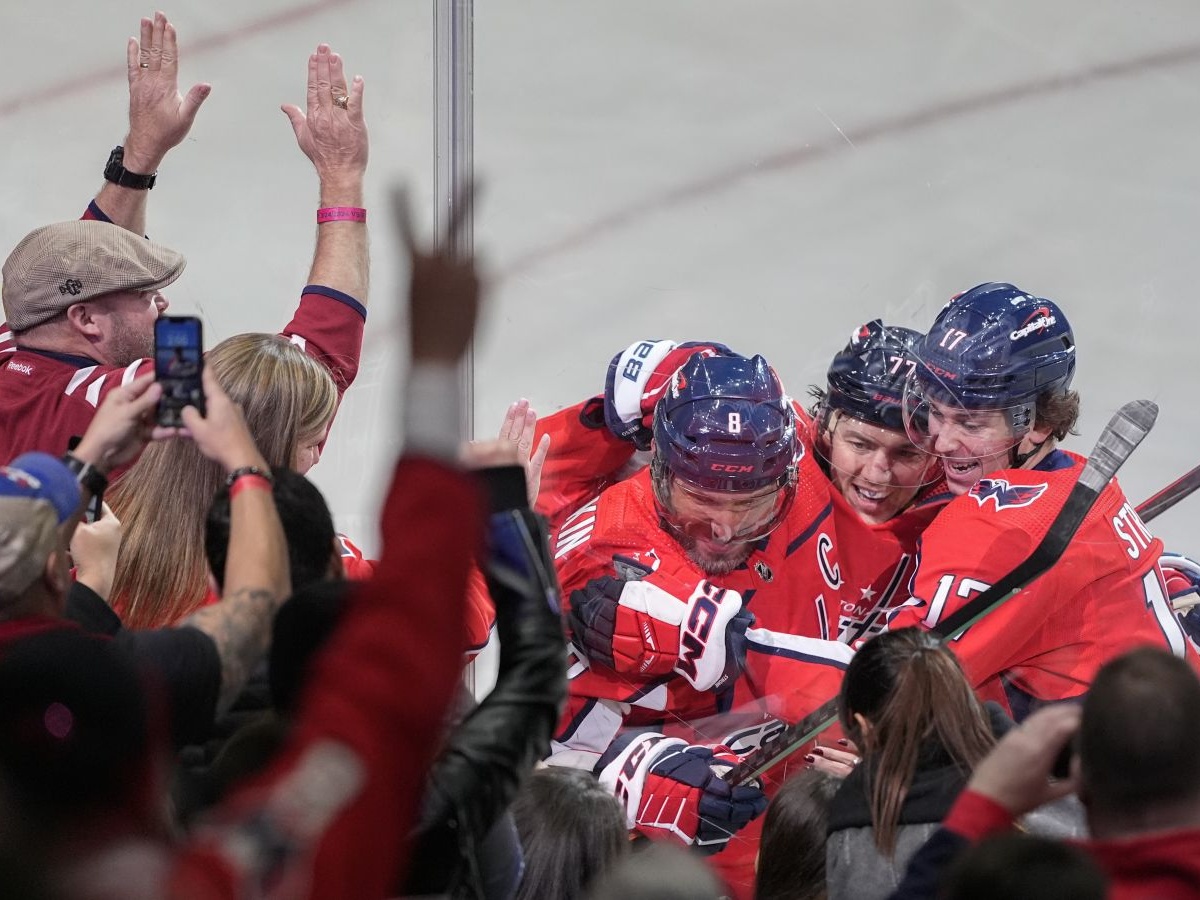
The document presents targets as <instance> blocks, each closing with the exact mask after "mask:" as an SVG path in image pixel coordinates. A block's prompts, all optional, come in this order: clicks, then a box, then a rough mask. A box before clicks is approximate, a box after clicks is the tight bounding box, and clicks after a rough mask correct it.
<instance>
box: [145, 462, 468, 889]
mask: <svg viewBox="0 0 1200 900" xmlns="http://www.w3.org/2000/svg"><path fill="white" fill-rule="evenodd" d="M482 524H483V508H482V504H481V501H480V499H479V497H478V495H477V493H476V490H475V485H474V483H473V482H472V481H471V480H469V479H468V478H466V477H464V476H463V475H461V474H459V473H457V472H455V471H453V470H451V469H450V468H447V467H445V466H443V465H441V464H440V463H436V462H433V461H431V460H426V459H415V458H408V459H405V460H402V461H401V463H400V464H399V466H398V467H397V469H396V475H395V479H394V480H393V482H392V487H391V490H390V492H389V495H388V500H387V504H386V506H385V509H384V515H383V536H384V550H383V558H382V559H381V561H380V563H379V570H378V572H377V574H376V577H375V579H374V580H373V581H371V582H369V583H368V584H366V585H365V586H363V587H362V588H361V589H360V594H359V597H358V600H357V602H356V603H354V604H352V606H351V607H350V609H351V613H350V615H349V616H348V617H347V618H346V620H345V622H344V623H343V624H342V626H341V627H340V628H339V630H338V632H337V634H336V635H335V636H334V638H333V641H332V643H331V644H330V646H329V648H328V649H327V650H326V651H325V652H324V653H322V655H321V656H320V658H319V659H318V662H317V666H316V669H315V672H314V675H313V678H312V681H311V683H310V685H309V688H308V690H307V692H306V694H305V696H304V698H303V702H302V706H301V712H300V714H299V716H298V719H297V722H296V728H295V731H294V732H293V735H292V737H291V738H290V739H289V741H288V744H287V746H286V747H285V748H284V751H283V752H282V753H281V754H280V756H279V757H277V759H276V760H275V762H274V763H273V764H272V766H271V767H270V768H269V770H268V771H267V772H266V773H265V775H264V776H263V777H262V778H260V779H258V780H256V781H255V782H253V783H251V784H250V785H247V786H245V787H243V788H242V789H241V790H239V791H237V792H236V793H235V794H234V795H233V796H232V797H231V798H230V799H229V800H228V801H226V802H225V803H224V804H223V805H222V806H221V807H220V809H219V810H218V814H217V816H216V818H215V820H214V821H213V822H211V823H210V824H207V825H205V826H202V827H201V828H200V829H198V831H197V832H196V834H195V837H194V838H193V840H192V841H191V842H190V843H189V845H187V847H186V848H185V849H184V850H183V851H182V852H181V854H180V856H179V858H178V862H177V865H176V868H175V871H174V872H173V876H172V884H171V888H172V889H171V891H170V892H169V893H170V895H171V896H173V897H187V898H200V897H204V898H209V897H213V898H215V897H228V898H233V897H243V896H264V897H290V896H311V897H322V898H331V900H337V898H347V900H350V898H362V897H385V896H390V895H391V892H392V891H393V888H394V886H395V885H396V884H397V883H398V878H399V877H400V876H401V874H402V871H401V870H402V869H403V868H404V865H403V864H404V863H405V861H406V854H407V849H408V848H407V837H408V832H409V829H410V828H411V826H412V823H413V821H414V820H415V817H416V812H417V807H418V804H419V802H420V799H421V795H422V793H423V789H424V780H425V777H426V773H427V771H428V768H429V764H430V762H431V760H432V758H433V756H434V754H435V752H436V750H437V749H438V744H439V741H438V740H437V736H438V735H440V734H441V732H442V729H443V726H444V716H445V713H446V709H447V706H448V705H449V702H450V699H451V697H452V695H453V694H454V691H455V688H456V686H457V685H458V676H459V673H460V671H461V661H462V656H461V649H462V641H463V629H462V626H463V612H464V605H465V597H466V588H467V575H468V572H469V570H470V566H471V564H472V561H473V558H474V556H475V554H476V552H477V549H478V547H479V546H480V544H481V540H480V538H481V533H482Z"/></svg>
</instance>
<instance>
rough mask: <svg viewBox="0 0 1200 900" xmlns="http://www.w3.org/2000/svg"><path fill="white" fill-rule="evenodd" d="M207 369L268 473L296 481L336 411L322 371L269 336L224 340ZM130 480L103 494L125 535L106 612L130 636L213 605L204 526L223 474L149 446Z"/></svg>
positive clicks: (179, 444) (175, 450) (196, 459)
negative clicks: (285, 472)
mask: <svg viewBox="0 0 1200 900" xmlns="http://www.w3.org/2000/svg"><path fill="white" fill-rule="evenodd" d="M205 362H206V368H207V369H208V370H209V371H211V372H212V373H213V375H214V376H215V377H216V380H217V382H218V383H219V384H220V385H221V387H222V389H223V390H224V391H226V392H227V393H228V394H229V396H230V397H231V398H232V399H233V400H234V402H236V403H238V404H239V405H241V407H242V409H243V410H244V411H245V416H246V422H247V424H248V425H249V426H250V432H251V434H252V435H253V436H254V440H255V443H256V444H257V445H258V447H259V448H260V450H261V452H262V455H263V457H264V458H265V459H266V462H267V465H268V466H270V467H271V468H272V469H274V468H276V467H287V468H293V469H295V470H296V471H298V472H300V473H301V474H303V473H304V472H306V471H307V470H308V468H310V467H311V466H312V465H313V464H314V463H315V462H316V460H317V459H318V458H319V456H320V450H319V448H320V445H321V444H322V443H323V442H324V440H325V434H326V432H327V431H328V428H329V423H330V422H331V421H332V419H333V414H334V412H335V411H336V410H337V403H338V392H337V388H336V386H335V384H334V381H333V378H332V377H331V376H330V374H329V371H328V370H327V369H326V368H325V367H324V366H323V365H322V364H321V363H320V362H318V361H317V360H315V359H314V358H313V357H311V356H309V355H308V354H306V353H305V352H304V351H302V350H301V349H300V348H299V347H297V346H295V345H294V344H292V343H289V342H288V341H286V340H284V339H283V338H280V337H278V336H276V335H269V334H240V335H235V336H234V337H231V338H227V339H226V340H224V341H222V342H221V343H219V344H217V345H216V346H215V347H213V349H212V350H211V351H209V353H208V355H207V356H206V358H205ZM129 472H130V476H131V477H129V478H123V479H121V481H120V482H119V483H118V484H117V485H116V487H115V488H114V490H113V491H112V493H111V495H110V503H111V504H112V507H113V511H114V512H115V513H116V516H117V518H118V519H119V520H120V522H121V525H122V529H123V533H124V537H123V539H122V541H121V551H120V554H119V556H118V558H117V569H116V577H115V580H114V584H113V596H112V598H111V602H112V606H113V608H114V609H115V610H116V611H117V613H118V614H119V615H120V616H121V618H122V620H123V621H124V622H125V624H126V626H127V627H130V628H156V627H160V626H164V625H170V624H172V623H174V622H177V621H179V620H180V619H182V618H184V617H185V616H187V615H189V614H191V613H192V612H194V611H195V610H196V609H197V608H199V607H200V606H201V604H203V603H204V602H205V600H206V598H207V599H208V600H209V602H212V601H214V600H215V599H216V598H215V596H213V597H209V582H208V567H207V565H206V561H205V555H204V521H205V515H206V513H207V511H208V508H209V505H210V503H211V502H212V500H213V496H214V495H215V494H216V492H217V489H218V488H219V487H220V485H221V484H222V483H223V475H222V472H221V470H220V467H219V466H217V465H215V464H214V463H213V462H212V461H210V460H208V459H205V458H204V456H203V455H202V454H201V453H200V452H199V450H198V449H197V448H196V447H195V445H193V444H191V443H189V442H187V441H163V442H159V443H157V444H155V445H153V446H151V447H147V448H146V451H145V452H144V453H143V454H142V455H141V457H140V458H139V459H138V461H137V462H136V463H135V464H134V465H133V466H132V467H131V468H130V470H129ZM164 541H169V544H170V549H169V552H164Z"/></svg>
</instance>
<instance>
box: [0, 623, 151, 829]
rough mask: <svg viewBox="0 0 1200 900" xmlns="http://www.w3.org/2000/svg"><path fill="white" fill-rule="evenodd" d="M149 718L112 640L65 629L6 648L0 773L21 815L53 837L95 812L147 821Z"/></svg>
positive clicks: (130, 668)
mask: <svg viewBox="0 0 1200 900" xmlns="http://www.w3.org/2000/svg"><path fill="white" fill-rule="evenodd" d="M149 716H150V705H149V704H148V702H147V698H146V695H145V693H144V691H143V688H142V681H141V676H140V674H139V672H138V670H137V669H136V668H135V666H134V665H133V663H132V662H131V661H130V660H128V659H127V658H125V656H124V655H123V654H122V653H120V652H119V651H118V650H117V648H116V647H114V646H113V645H112V644H111V643H110V642H108V641H105V640H101V639H99V638H96V637H95V636H93V635H90V634H86V633H84V632H82V631H77V630H75V629H68V628H62V629H54V630H51V631H46V632H42V633H40V634H35V635H32V636H30V637H25V638H20V639H17V640H14V641H12V642H11V643H6V644H4V645H3V646H0V771H2V772H3V773H4V776H5V783H6V787H8V788H9V792H8V793H9V799H11V800H12V802H13V804H14V806H15V807H16V809H17V811H18V817H19V818H20V819H21V820H22V821H23V822H24V823H25V824H26V825H30V826H32V827H34V828H35V829H37V830H38V831H41V830H42V829H45V830H46V833H47V834H49V835H54V834H56V833H59V832H60V829H62V827H63V826H64V825H66V824H67V823H69V822H71V821H74V820H75V819H76V818H77V817H79V816H81V815H87V814H90V813H94V812H97V811H105V810H110V809H113V808H121V809H125V810H130V811H133V812H135V813H136V814H145V813H146V811H147V807H148V805H149V799H150V798H149V796H148V795H147V793H146V792H147V791H148V790H149V788H150V782H149V781H148V777H149V775H148V773H149V771H150V768H149V766H150V751H151V729H150V724H149V723H150V719H149ZM143 804H146V807H144V806H143Z"/></svg>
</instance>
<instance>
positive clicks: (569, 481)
mask: <svg viewBox="0 0 1200 900" xmlns="http://www.w3.org/2000/svg"><path fill="white" fill-rule="evenodd" d="M543 434H548V435H550V455H549V456H547V457H546V465H545V467H544V468H543V469H542V486H541V491H540V492H539V494H538V500H537V511H538V512H539V513H541V514H542V515H544V516H545V517H546V518H547V519H548V520H549V521H550V528H551V530H554V529H557V528H558V526H559V525H560V524H562V520H563V519H564V518H566V517H567V516H568V515H570V514H571V513H572V512H574V511H575V510H577V509H578V508H579V507H580V506H582V505H583V504H584V503H585V502H587V501H588V500H590V499H592V498H593V497H595V496H596V495H597V494H599V493H600V492H601V491H602V490H604V488H606V487H607V486H608V485H610V484H613V483H615V482H616V481H617V480H618V478H619V477H620V475H621V474H622V470H623V468H624V467H625V466H626V464H628V463H629V462H630V460H631V458H632V457H633V454H634V447H633V445H632V444H630V443H628V442H627V441H622V440H620V439H619V438H617V437H616V436H615V435H613V433H612V432H610V431H609V430H608V429H607V428H606V427H605V425H604V399H603V398H602V397H593V398H591V399H590V400H585V401H584V402H583V403H577V404H575V405H574V406H568V407H567V408H566V409H563V410H559V411H558V412H556V413H555V414H554V415H552V416H546V417H544V418H541V419H538V423H537V435H536V438H535V442H534V446H536V445H537V441H540V440H541V439H542V435H543Z"/></svg>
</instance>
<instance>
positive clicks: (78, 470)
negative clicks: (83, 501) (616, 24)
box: [62, 453, 108, 498]
mask: <svg viewBox="0 0 1200 900" xmlns="http://www.w3.org/2000/svg"><path fill="white" fill-rule="evenodd" d="M62 461H63V464H64V465H65V466H66V467H67V468H68V469H70V470H71V471H72V472H74V473H75V480H76V481H77V482H78V483H79V484H80V485H81V486H82V487H85V488H87V490H88V491H90V492H91V495H92V496H93V497H97V498H100V497H103V496H104V490H105V488H107V487H108V479H107V478H105V477H104V475H102V474H101V472H100V470H99V469H97V468H96V467H95V466H93V465H92V464H91V463H89V462H84V461H83V460H82V459H80V458H79V457H78V456H76V455H75V454H74V453H67V454H65V455H64V456H63V458H62Z"/></svg>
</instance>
